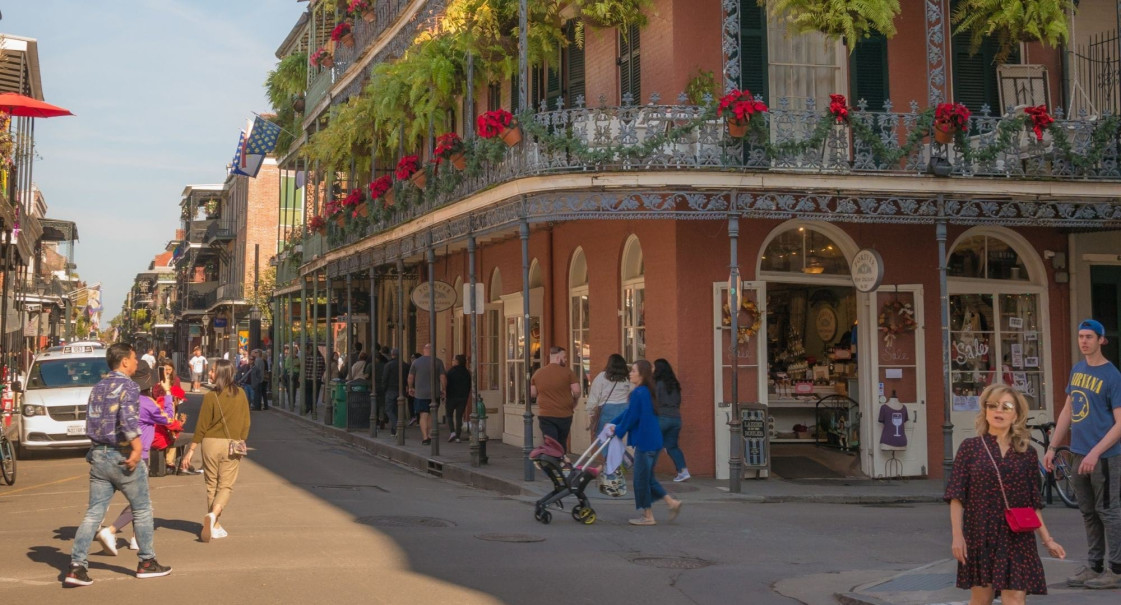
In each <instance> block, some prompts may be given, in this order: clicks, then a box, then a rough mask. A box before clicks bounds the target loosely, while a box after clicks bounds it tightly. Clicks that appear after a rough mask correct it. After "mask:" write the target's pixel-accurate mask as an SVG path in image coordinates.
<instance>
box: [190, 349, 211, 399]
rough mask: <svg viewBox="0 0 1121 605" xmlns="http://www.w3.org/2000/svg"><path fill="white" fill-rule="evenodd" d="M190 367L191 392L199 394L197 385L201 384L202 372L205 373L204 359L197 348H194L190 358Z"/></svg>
mask: <svg viewBox="0 0 1121 605" xmlns="http://www.w3.org/2000/svg"><path fill="white" fill-rule="evenodd" d="M189 364H190V366H191V392H192V393H197V392H199V383H201V382H202V375H203V372H205V371H206V364H207V361H206V358H205V357H203V356H202V352H201V350H200V349H199V348H198V347H195V350H194V355H192V356H191V361H190V362H189Z"/></svg>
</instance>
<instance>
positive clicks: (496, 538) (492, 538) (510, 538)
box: [475, 534, 545, 543]
mask: <svg viewBox="0 0 1121 605" xmlns="http://www.w3.org/2000/svg"><path fill="white" fill-rule="evenodd" d="M475 537H476V538H478V539H480V540H486V541H487V542H514V543H520V542H544V541H545V538H543V537H541V536H531V535H529V534H479V535H477V536H475Z"/></svg>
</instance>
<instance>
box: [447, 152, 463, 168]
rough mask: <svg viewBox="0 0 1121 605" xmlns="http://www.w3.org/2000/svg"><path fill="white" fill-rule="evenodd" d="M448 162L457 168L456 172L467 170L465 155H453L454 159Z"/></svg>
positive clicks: (451, 158) (449, 159)
mask: <svg viewBox="0 0 1121 605" xmlns="http://www.w3.org/2000/svg"><path fill="white" fill-rule="evenodd" d="M448 161H449V162H451V163H452V166H455V169H456V170H459V171H463V170H467V156H465V155H463V153H453V154H452V157H450V158H448Z"/></svg>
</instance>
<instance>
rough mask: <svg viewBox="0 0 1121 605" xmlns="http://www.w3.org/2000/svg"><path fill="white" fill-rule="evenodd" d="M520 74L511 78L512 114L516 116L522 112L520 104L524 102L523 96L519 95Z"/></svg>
mask: <svg viewBox="0 0 1121 605" xmlns="http://www.w3.org/2000/svg"><path fill="white" fill-rule="evenodd" d="M518 79H519V78H518V74H514V75H512V76H510V113H513V114H516V113H518V111H520V110H521V107H519V105H518V104H519V103H521V102H522V99H521V96H520V95H519V94H518Z"/></svg>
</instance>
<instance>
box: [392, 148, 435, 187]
mask: <svg viewBox="0 0 1121 605" xmlns="http://www.w3.org/2000/svg"><path fill="white" fill-rule="evenodd" d="M418 175H419V176H418ZM393 176H395V177H397V180H398V181H404V180H406V179H408V180H410V181H412V183H413V185H416V186H417V187H418V188H420V189H424V185H425V183H426V180H427V177H426V175H425V174H424V171H423V170H421V169H420V158H419V157H417V156H415V155H407V156H405V157H403V158H401V159H400V160H397V169H396V170H394V171H393Z"/></svg>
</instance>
